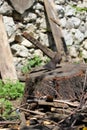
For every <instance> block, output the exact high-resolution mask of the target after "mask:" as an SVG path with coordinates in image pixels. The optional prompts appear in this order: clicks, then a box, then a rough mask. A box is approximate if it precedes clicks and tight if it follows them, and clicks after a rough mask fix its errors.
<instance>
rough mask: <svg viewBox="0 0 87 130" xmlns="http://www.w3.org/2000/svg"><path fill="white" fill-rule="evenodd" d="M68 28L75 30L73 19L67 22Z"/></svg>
mask: <svg viewBox="0 0 87 130" xmlns="http://www.w3.org/2000/svg"><path fill="white" fill-rule="evenodd" d="M66 28H67V29H72V28H74V24H73V22H72V21H71V19H68V20H67V22H66Z"/></svg>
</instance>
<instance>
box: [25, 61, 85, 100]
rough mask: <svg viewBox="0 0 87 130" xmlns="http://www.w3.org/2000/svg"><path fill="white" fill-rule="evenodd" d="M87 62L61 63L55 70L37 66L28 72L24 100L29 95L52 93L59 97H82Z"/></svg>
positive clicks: (54, 96)
mask: <svg viewBox="0 0 87 130" xmlns="http://www.w3.org/2000/svg"><path fill="white" fill-rule="evenodd" d="M86 67H87V64H72V63H65V64H60V65H58V66H57V67H56V69H55V70H52V71H47V70H45V69H44V68H43V67H41V68H40V67H39V68H36V69H34V70H32V71H31V73H29V74H27V78H26V86H25V92H24V99H23V100H24V101H25V102H26V100H27V97H29V96H31V95H32V96H35V97H42V96H47V95H51V96H53V98H57V99H63V100H65V99H71V100H72V99H78V100H79V99H80V97H81V93H82V88H83V82H84V78H85V70H86Z"/></svg>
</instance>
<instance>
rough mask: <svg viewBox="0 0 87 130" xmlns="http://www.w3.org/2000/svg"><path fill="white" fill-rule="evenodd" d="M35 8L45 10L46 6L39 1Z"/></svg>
mask: <svg viewBox="0 0 87 130" xmlns="http://www.w3.org/2000/svg"><path fill="white" fill-rule="evenodd" d="M35 9H36V10H42V11H43V10H44V7H43V6H42V5H41V4H40V3H37V4H36V5H35Z"/></svg>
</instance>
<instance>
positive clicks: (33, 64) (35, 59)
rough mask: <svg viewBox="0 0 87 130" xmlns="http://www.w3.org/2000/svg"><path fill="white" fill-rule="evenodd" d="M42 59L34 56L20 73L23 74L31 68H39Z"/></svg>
mask: <svg viewBox="0 0 87 130" xmlns="http://www.w3.org/2000/svg"><path fill="white" fill-rule="evenodd" d="M42 62H43V61H42V59H41V58H40V57H39V56H34V57H33V58H32V59H30V60H28V62H27V64H26V65H25V66H23V67H22V72H23V73H24V74H25V73H27V72H28V71H30V70H31V68H33V67H36V66H40V65H41V63H42Z"/></svg>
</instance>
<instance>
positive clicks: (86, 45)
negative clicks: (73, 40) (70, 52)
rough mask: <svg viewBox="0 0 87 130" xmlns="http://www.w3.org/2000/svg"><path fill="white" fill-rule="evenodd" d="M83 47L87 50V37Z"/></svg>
mask: <svg viewBox="0 0 87 130" xmlns="http://www.w3.org/2000/svg"><path fill="white" fill-rule="evenodd" d="M82 46H83V48H84V49H85V50H87V39H85V41H83V44H82Z"/></svg>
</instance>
